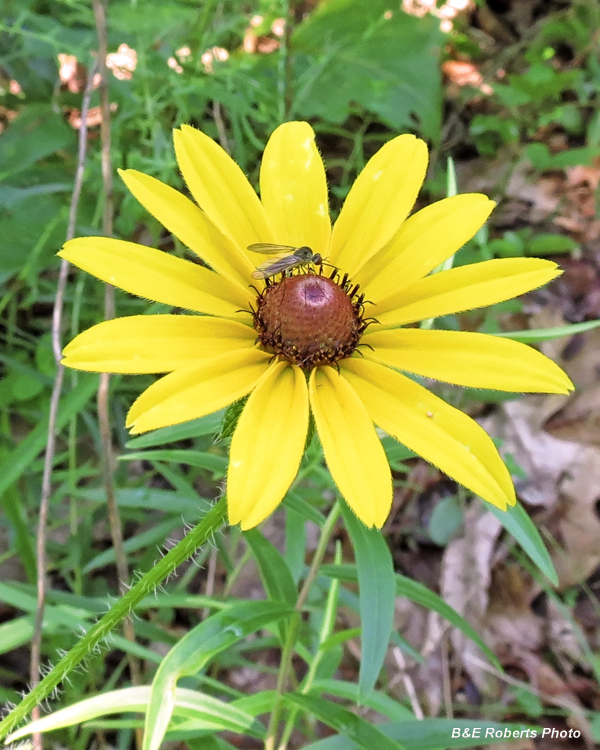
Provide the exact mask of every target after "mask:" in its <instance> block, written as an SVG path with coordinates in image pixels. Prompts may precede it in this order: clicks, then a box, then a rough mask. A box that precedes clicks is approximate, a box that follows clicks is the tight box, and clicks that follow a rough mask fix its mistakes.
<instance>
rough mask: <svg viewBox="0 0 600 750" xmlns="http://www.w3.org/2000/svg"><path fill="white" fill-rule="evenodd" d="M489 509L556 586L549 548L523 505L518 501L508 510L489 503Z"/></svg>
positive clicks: (556, 581)
mask: <svg viewBox="0 0 600 750" xmlns="http://www.w3.org/2000/svg"><path fill="white" fill-rule="evenodd" d="M488 510H489V511H490V513H492V514H493V515H494V516H496V518H497V519H498V520H499V521H500V523H501V524H502V525H503V526H504V528H505V529H506V530H507V531H508V532H509V534H512V536H513V537H514V538H515V539H516V540H517V542H518V543H519V544H520V545H521V547H522V548H523V550H524V551H525V554H526V555H527V556H528V557H529V558H530V560H531V561H532V562H533V564H534V565H536V566H537V567H538V568H539V569H540V571H541V572H542V573H543V574H544V575H545V576H546V578H548V579H549V580H550V581H551V582H552V583H553V584H554V585H555V586H558V575H557V574H556V570H555V569H554V565H553V564H552V560H551V559H550V555H549V553H548V550H547V549H546V546H545V544H544V542H543V541H542V537H541V536H540V533H539V531H538V530H537V529H536V527H535V524H534V523H533V521H532V520H531V518H529V516H528V515H527V513H526V512H525V510H524V508H523V506H522V505H519V504H518V503H517V505H513V506H512V507H510V508H508V510H500V509H499V508H495V507H494V506H493V505H488Z"/></svg>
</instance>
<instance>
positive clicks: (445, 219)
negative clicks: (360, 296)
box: [356, 193, 496, 302]
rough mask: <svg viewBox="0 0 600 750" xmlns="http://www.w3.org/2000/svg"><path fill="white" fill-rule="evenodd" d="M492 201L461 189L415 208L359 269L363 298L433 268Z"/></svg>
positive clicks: (379, 296)
mask: <svg viewBox="0 0 600 750" xmlns="http://www.w3.org/2000/svg"><path fill="white" fill-rule="evenodd" d="M495 205H496V204H495V203H494V201H491V200H489V199H488V198H487V197H486V196H485V195H481V194H479V193H464V194H462V195H455V196H453V197H451V198H445V199H444V200H441V201H438V202H437V203H432V204H431V206H427V208H423V209H421V210H420V211H417V213H416V214H414V215H413V216H411V217H409V218H408V219H407V220H406V221H405V222H404V224H403V225H402V227H401V228H400V231H399V232H398V233H397V234H396V235H395V236H394V238H393V239H392V241H391V242H390V243H389V244H388V245H387V246H386V247H385V248H384V249H383V250H382V251H381V252H380V253H377V255H376V256H375V257H373V258H371V260H370V261H369V262H368V263H367V264H366V265H365V266H364V267H363V268H362V269H361V271H360V272H359V273H358V275H357V278H356V281H357V282H358V283H359V284H360V285H361V288H362V291H364V292H365V296H366V298H367V299H376V300H378V301H379V302H382V301H383V300H385V299H386V297H389V296H390V295H392V294H394V293H396V292H398V290H399V289H401V288H402V289H404V288H406V287H407V286H409V285H410V284H413V283H414V282H415V281H418V280H419V279H421V278H423V277H424V276H426V275H427V274H428V273H429V272H430V271H433V269H434V268H437V266H439V265H440V264H441V263H443V262H444V261H445V260H446V259H447V258H449V257H450V256H451V255H453V254H454V253H455V252H456V251H457V250H459V249H460V248H461V247H462V246H463V245H464V244H465V242H466V241H467V240H468V239H470V238H471V237H472V236H473V235H474V234H475V233H476V232H477V231H478V230H479V229H481V227H482V226H483V224H484V223H485V222H486V220H487V218H488V216H489V215H490V213H491V212H492V209H493V208H494V206H495Z"/></svg>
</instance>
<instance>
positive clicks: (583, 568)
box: [552, 446, 600, 589]
mask: <svg viewBox="0 0 600 750" xmlns="http://www.w3.org/2000/svg"><path fill="white" fill-rule="evenodd" d="M560 494H561V500H562V514H561V517H560V518H559V520H558V529H557V536H558V541H559V543H560V545H561V550H560V551H557V550H554V551H553V552H552V556H553V561H554V564H555V566H556V570H557V572H558V577H559V580H560V588H561V589H564V588H567V587H568V586H572V585H574V584H576V583H581V582H582V581H585V579H586V578H587V577H588V576H589V575H590V573H592V572H593V571H594V569H595V568H596V567H597V566H598V565H599V564H600V519H599V518H598V513H597V507H596V506H597V503H598V500H599V499H600V450H599V449H598V448H594V447H591V446H590V447H585V448H581V446H579V451H578V453H577V456H576V458H575V460H574V461H573V463H572V464H571V466H570V467H569V471H568V474H567V475H566V476H565V477H564V479H563V480H562V482H561V484H560Z"/></svg>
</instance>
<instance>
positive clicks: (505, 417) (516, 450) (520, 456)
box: [484, 396, 581, 508]
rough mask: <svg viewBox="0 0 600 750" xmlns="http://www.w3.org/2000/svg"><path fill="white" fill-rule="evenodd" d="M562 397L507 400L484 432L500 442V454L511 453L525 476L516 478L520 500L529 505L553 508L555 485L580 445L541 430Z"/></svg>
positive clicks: (563, 398) (532, 397) (490, 419)
mask: <svg viewBox="0 0 600 750" xmlns="http://www.w3.org/2000/svg"><path fill="white" fill-rule="evenodd" d="M565 398H566V397H564V396H526V397H524V398H522V399H520V400H519V401H507V402H506V403H504V404H503V405H502V408H501V409H499V410H498V411H497V412H496V413H495V414H494V415H492V417H490V418H488V419H486V420H485V425H484V426H485V429H486V430H487V431H489V432H491V434H492V435H494V436H495V437H498V438H501V439H502V443H503V445H502V452H503V453H504V454H508V453H510V454H512V455H513V456H514V457H515V459H516V460H517V461H518V463H519V466H520V467H521V468H522V469H523V470H524V472H525V474H526V478H525V479H521V478H515V487H516V489H517V492H518V494H519V496H520V497H521V499H522V500H524V501H525V502H526V503H528V504H530V505H541V506H544V507H545V508H553V507H554V506H555V505H556V503H557V499H558V498H557V489H556V487H557V483H558V481H559V478H560V477H561V476H562V474H563V473H564V472H565V471H566V470H567V469H568V468H569V467H570V466H571V465H572V464H573V462H574V461H575V458H576V456H577V454H578V453H579V452H580V451H581V446H580V445H578V444H577V443H571V442H567V441H566V440H559V439H558V438H555V437H553V436H552V435H549V434H548V433H547V432H546V431H545V430H543V429H542V428H541V426H540V425H541V424H543V422H544V420H545V419H546V418H547V417H548V416H549V415H550V414H553V413H555V412H556V411H557V409H558V408H559V405H562V404H563V403H564V402H565Z"/></svg>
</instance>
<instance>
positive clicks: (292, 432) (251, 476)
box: [227, 362, 308, 530]
mask: <svg viewBox="0 0 600 750" xmlns="http://www.w3.org/2000/svg"><path fill="white" fill-rule="evenodd" d="M307 431H308V389H307V387H306V378H305V377H304V374H303V372H302V370H300V368H298V367H293V366H291V365H289V364H287V363H285V362H279V363H277V364H276V365H274V366H273V367H271V368H269V370H268V371H267V373H266V374H265V376H264V377H263V379H262V380H261V381H260V383H259V384H258V385H257V387H256V388H255V389H254V391H252V393H251V394H250V398H249V399H248V402H247V404H246V406H245V407H244V411H243V412H242V415H241V416H240V419H239V422H238V424H237V427H236V429H235V433H234V435H233V439H232V441H231V453H230V459H229V472H228V474H227V507H228V510H229V522H230V523H231V524H236V523H240V522H241V524H242V529H243V530H246V529H251V528H252V527H253V526H256V525H257V524H259V523H260V522H261V521H263V520H264V519H265V518H266V517H267V516H268V515H269V514H270V513H272V512H273V511H274V510H275V508H276V507H277V506H278V505H279V503H280V502H281V500H282V498H283V496H284V495H285V493H286V492H287V491H288V489H289V486H290V485H291V483H292V482H293V481H294V478H295V476H296V474H297V473H298V467H299V466H300V460H301V459H302V454H303V452H304V443H305V441H306V433H307Z"/></svg>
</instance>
